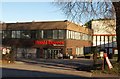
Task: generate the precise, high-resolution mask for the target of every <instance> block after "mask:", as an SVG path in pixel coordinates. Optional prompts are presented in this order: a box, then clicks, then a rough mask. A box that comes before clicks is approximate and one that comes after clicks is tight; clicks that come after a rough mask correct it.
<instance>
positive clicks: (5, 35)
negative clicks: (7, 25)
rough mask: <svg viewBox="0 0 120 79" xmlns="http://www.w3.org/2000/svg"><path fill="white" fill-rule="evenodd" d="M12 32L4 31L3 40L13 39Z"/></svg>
mask: <svg viewBox="0 0 120 79" xmlns="http://www.w3.org/2000/svg"><path fill="white" fill-rule="evenodd" d="M11 35H12V31H11V30H4V31H2V38H11Z"/></svg>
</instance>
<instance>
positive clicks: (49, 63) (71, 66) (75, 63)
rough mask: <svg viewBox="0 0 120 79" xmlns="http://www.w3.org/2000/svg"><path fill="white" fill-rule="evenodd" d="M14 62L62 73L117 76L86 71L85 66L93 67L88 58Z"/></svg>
mask: <svg viewBox="0 0 120 79" xmlns="http://www.w3.org/2000/svg"><path fill="white" fill-rule="evenodd" d="M15 63H16V64H19V65H21V64H24V65H33V66H40V67H41V68H47V70H49V69H53V70H52V71H53V72H54V69H56V70H57V71H60V72H61V73H63V72H62V71H67V72H69V74H70V73H71V74H72V73H73V72H77V73H76V74H79V75H81V76H87V77H117V76H116V75H111V74H92V72H91V71H87V70H86V68H91V67H93V64H92V60H89V59H72V60H70V59H57V60H56V59H34V60H30V59H21V60H19V61H15ZM77 68H80V69H77ZM50 71H51V70H50ZM71 71H72V72H71ZM74 75H75V74H74Z"/></svg>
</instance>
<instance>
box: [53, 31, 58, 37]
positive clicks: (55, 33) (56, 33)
mask: <svg viewBox="0 0 120 79" xmlns="http://www.w3.org/2000/svg"><path fill="white" fill-rule="evenodd" d="M53 39H58V30H53Z"/></svg>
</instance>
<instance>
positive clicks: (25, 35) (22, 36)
mask: <svg viewBox="0 0 120 79" xmlns="http://www.w3.org/2000/svg"><path fill="white" fill-rule="evenodd" d="M21 38H31V34H30V31H28V30H24V31H21Z"/></svg>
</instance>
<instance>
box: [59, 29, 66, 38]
mask: <svg viewBox="0 0 120 79" xmlns="http://www.w3.org/2000/svg"><path fill="white" fill-rule="evenodd" d="M64 35H65V31H64V30H59V39H64V37H65V36H64Z"/></svg>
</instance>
